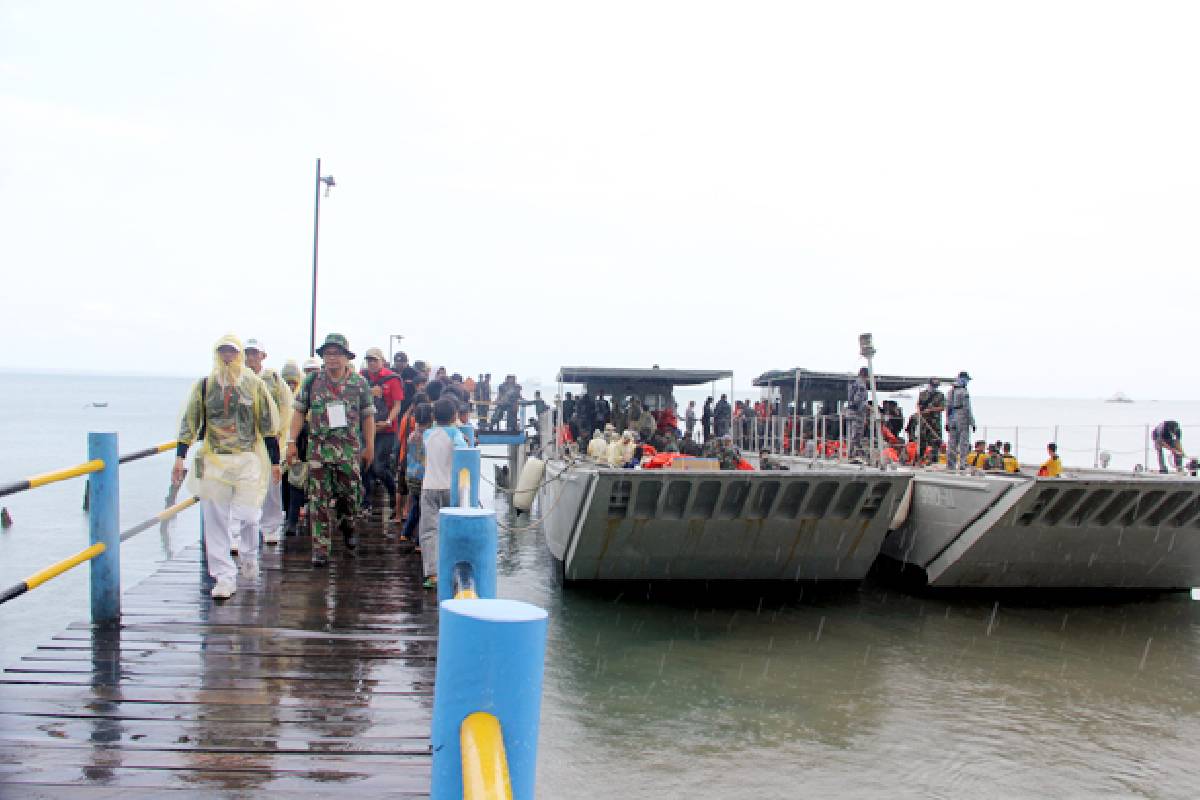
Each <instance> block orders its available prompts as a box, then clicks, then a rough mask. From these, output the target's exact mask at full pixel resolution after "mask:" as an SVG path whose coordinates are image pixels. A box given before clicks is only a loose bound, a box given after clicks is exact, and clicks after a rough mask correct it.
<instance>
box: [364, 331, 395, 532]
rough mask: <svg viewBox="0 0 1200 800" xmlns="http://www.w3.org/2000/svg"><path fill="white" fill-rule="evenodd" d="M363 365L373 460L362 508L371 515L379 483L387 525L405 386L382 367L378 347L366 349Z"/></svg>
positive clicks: (390, 507)
mask: <svg viewBox="0 0 1200 800" xmlns="http://www.w3.org/2000/svg"><path fill="white" fill-rule="evenodd" d="M366 362H367V368H366V370H365V372H364V377H366V379H367V382H368V383H370V384H371V397H372V399H373V400H374V401H375V460H374V461H372V462H371V466H370V468H369V469H368V470H367V475H366V501H365V503H364V505H365V506H366V510H367V511H368V512H370V510H371V503H372V502H374V499H375V483H376V482H377V481H378V482H382V483H383V486H384V488H385V489H387V493H388V504H387V506H386V508H387V509H389V511H388V512H384V522H385V523H386V522H387V514H388V513H390V509H392V508H393V507H394V506H395V505H396V477H395V473H394V472H393V470H394V469H395V465H396V451H397V449H398V448H397V441H396V418H397V417H398V416H399V415H400V408H401V407H402V406H403V404H404V386H403V382H402V381H401V380H400V376H399V375H397V374H396V373H394V372H392V371H391V370H390V369H388V368H387V366H385V362H384V360H383V351H382V350H380V349H379V348H378V347H371V348H369V349H368V350H367V357H366Z"/></svg>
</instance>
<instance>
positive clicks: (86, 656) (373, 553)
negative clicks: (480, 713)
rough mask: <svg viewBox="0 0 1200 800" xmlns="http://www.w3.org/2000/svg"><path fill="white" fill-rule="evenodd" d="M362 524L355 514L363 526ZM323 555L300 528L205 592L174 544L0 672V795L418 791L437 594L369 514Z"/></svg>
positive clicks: (423, 781) (425, 774)
mask: <svg viewBox="0 0 1200 800" xmlns="http://www.w3.org/2000/svg"><path fill="white" fill-rule="evenodd" d="M360 530H361V529H360ZM360 539H362V540H363V545H361V546H360V548H359V551H358V553H357V554H356V555H354V556H353V557H347V556H346V555H345V554H344V553H338V554H337V555H336V556H335V561H334V564H333V565H332V567H331V568H329V569H325V570H314V569H312V568H311V567H310V566H309V564H308V559H309V551H308V542H307V541H306V540H303V539H300V540H297V539H288V540H286V541H285V543H284V545H282V546H280V547H266V548H264V550H263V552H262V558H261V563H262V567H263V570H262V576H261V578H260V580H259V581H258V582H257V583H255V584H254V585H252V586H241V587H239V590H238V592H237V593H236V594H235V595H234V596H233V597H232V598H231V599H230V600H228V601H225V602H217V603H214V602H213V601H212V600H211V599H210V598H209V596H208V591H209V589H210V587H211V584H209V583H207V582H206V581H203V580H202V578H201V570H200V563H199V559H200V551H199V549H198V548H195V547H192V548H188V549H186V550H185V551H183V552H182V553H180V554H178V555H177V557H176V558H174V559H172V560H171V561H168V562H166V563H165V564H163V565H162V567H161V569H159V570H158V571H157V572H156V573H155V574H154V575H152V576H150V577H149V578H148V579H147V580H145V581H144V582H142V583H141V584H139V585H138V586H136V587H133V588H131V589H130V590H128V591H127V592H126V593H125V594H124V595H123V597H122V625H121V626H120V628H119V629H116V630H98V629H96V628H94V627H93V626H91V625H90V624H88V623H86V622H74V623H71V624H69V625H67V626H66V627H65V629H62V630H51V631H47V636H46V639H45V640H44V641H43V642H42V643H41V644H40V645H39V646H38V647H37V648H36V650H34V651H33V652H31V653H29V654H27V655H26V656H25V657H24V658H22V659H20V660H19V661H15V662H13V663H11V664H9V665H8V669H6V670H4V671H3V672H0V796H5V797H7V796H10V795H11V796H20V797H55V798H71V797H80V798H99V797H113V798H115V797H120V798H121V800H128V799H129V798H130V797H154V796H159V795H162V794H165V793H170V794H175V793H178V792H188V793H190V794H192V795H203V796H215V797H224V796H228V797H245V796H252V795H255V796H256V795H259V794H276V793H278V794H285V793H286V794H289V795H291V794H294V795H296V796H300V797H303V796H330V795H334V794H341V793H344V792H345V791H353V792H355V793H356V794H358V795H359V796H361V797H377V796H385V795H386V796H389V797H397V796H399V797H406V796H414V797H415V796H425V795H427V794H428V790H429V772H430V769H431V759H430V753H429V740H428V736H429V723H430V716H431V714H432V705H433V680H434V675H435V672H434V666H435V658H436V653H437V606H436V598H435V597H434V596H433V593H432V592H427V591H425V590H424V589H422V588H421V581H422V576H421V571H420V561H419V555H415V554H413V553H412V552H411V551H401V550H400V549H399V548H397V547H396V546H395V544H394V542H393V541H392V540H389V539H387V538H385V537H384V536H383V535H382V534H381V531H380V530H379V528H378V526H377V525H376V526H374V527H371V526H367V527H366V530H365V531H361V532H360Z"/></svg>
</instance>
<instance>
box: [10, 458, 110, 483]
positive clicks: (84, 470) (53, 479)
mask: <svg viewBox="0 0 1200 800" xmlns="http://www.w3.org/2000/svg"><path fill="white" fill-rule="evenodd" d="M102 469H104V462H103V461H101V460H100V459H98V458H94V459H92V460H91V461H86V462H84V463H83V464H76V465H75V466H73V467H64V468H63V469H56V470H54V471H53V472H43V473H42V474H41V475H34V476H33V477H32V478H30V479H29V488H30V489H36V488H37V487H39V486H45V485H46V484H48V483H58V482H59V481H65V480H70V479H71V478H78V477H79V476H80V475H91V474H92V473H93V472H99V471H100V470H102Z"/></svg>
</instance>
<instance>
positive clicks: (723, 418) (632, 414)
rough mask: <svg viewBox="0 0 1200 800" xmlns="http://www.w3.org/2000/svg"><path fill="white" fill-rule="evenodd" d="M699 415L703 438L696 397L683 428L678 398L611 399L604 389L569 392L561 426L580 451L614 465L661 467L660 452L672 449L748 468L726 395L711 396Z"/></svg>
mask: <svg viewBox="0 0 1200 800" xmlns="http://www.w3.org/2000/svg"><path fill="white" fill-rule="evenodd" d="M701 420H702V423H703V424H702V428H701V433H702V435H703V438H702V439H699V438H698V437H697V435H696V434H697V431H696V422H697V417H696V403H695V401H691V402H689V403H688V407H687V409H686V411H685V413H684V419H683V426H682V427H681V426H680V419H679V412H678V410H677V404H676V403H675V402H674V401H670V402H668V403H667V404H665V405H664V406H663V407H662V408H657V409H654V408H647V407H646V406H645V404H644V403H643V401H642V399H641V398H639V397H637V396H636V395H634V394H632V393H630V394H626V395H624V396H623V397H620V398H618V397H614V398H613V399H612V400H611V401H610V400H609V399H608V398H606V397H605V396H604V393H603V392H596V393H595V394H594V395H593V393H592V392H591V391H585V392H583V393H582V394H580V395H579V396H574V395H573V394H572V393H571V392H566V393H565V394H564V395H563V398H562V423H561V426H560V428H559V430H560V431H561V433H562V437H563V439H564V440H565V441H566V442H569V443H571V442H573V443H575V444H576V445H577V447H578V449H579V451H580V452H581V453H583V454H586V455H587V456H588V457H590V458H592V459H593V460H596V461H602V462H604V463H607V464H608V465H609V466H612V467H628V468H636V467H640V466H647V465H655V466H657V465H659V464H660V463H663V460H664V459H663V458H661V457H660V456H665V455H667V454H671V455H679V456H692V457H706V458H713V459H716V460H717V462H718V465H719V467H720V468H721V469H739V468H745V464H746V462H745V459H744V458H742V454H741V451H740V450H739V449H738V448H737V447H736V446H735V444H734V441H733V436H732V435H730V432H729V431H730V423H731V420H732V407H731V406H730V404H729V399H728V397H727V396H726V395H721V399H720V400H718V401H717V403H716V404H713V402H712V398H711V397H710V398H708V401H707V402H706V403H705V407H704V413H703V415H702V417H701ZM654 459H657V460H654ZM652 460H653V461H652Z"/></svg>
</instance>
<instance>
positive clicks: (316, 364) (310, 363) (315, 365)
mask: <svg viewBox="0 0 1200 800" xmlns="http://www.w3.org/2000/svg"><path fill="white" fill-rule="evenodd" d="M300 368H301V369H303V370H304V371H305V372H308V371H309V370H310V369H320V368H321V362H320V361H318V360H317V359H315V358H306V359H304V364H302V365H301V367H300Z"/></svg>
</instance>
